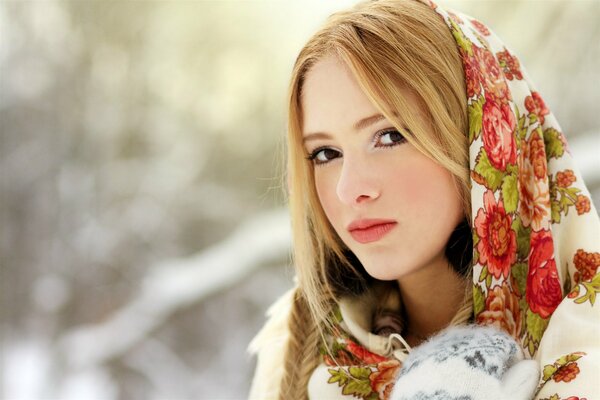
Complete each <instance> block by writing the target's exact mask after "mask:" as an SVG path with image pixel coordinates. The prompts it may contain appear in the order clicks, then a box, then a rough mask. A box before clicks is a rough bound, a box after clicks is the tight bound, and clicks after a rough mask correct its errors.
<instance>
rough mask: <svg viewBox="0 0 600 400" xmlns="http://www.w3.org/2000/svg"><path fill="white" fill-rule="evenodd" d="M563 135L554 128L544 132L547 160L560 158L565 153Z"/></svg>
mask: <svg viewBox="0 0 600 400" xmlns="http://www.w3.org/2000/svg"><path fill="white" fill-rule="evenodd" d="M560 136H561V133H560V132H559V131H557V130H556V129H554V128H548V129H546V130H545V131H544V145H545V146H546V159H547V160H550V159H551V158H559V157H562V155H563V154H564V152H565V149H564V145H563V142H562V140H560Z"/></svg>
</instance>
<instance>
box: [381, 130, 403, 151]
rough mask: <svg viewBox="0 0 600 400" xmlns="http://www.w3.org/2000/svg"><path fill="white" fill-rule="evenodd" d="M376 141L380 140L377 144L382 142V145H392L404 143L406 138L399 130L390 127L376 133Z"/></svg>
mask: <svg viewBox="0 0 600 400" xmlns="http://www.w3.org/2000/svg"><path fill="white" fill-rule="evenodd" d="M375 141H376V142H378V143H377V144H381V146H382V147H391V146H396V145H398V144H401V143H404V142H405V141H406V138H405V137H404V136H403V135H402V134H401V133H400V132H398V131H397V130H395V129H390V130H385V131H381V132H378V133H377V134H376V135H375Z"/></svg>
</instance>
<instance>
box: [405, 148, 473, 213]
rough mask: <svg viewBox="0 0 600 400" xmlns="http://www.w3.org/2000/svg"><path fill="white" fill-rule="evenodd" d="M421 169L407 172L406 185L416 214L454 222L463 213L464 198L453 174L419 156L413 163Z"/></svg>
mask: <svg viewBox="0 0 600 400" xmlns="http://www.w3.org/2000/svg"><path fill="white" fill-rule="evenodd" d="M411 170H412V171H418V172H417V173H413V174H408V173H404V174H403V175H404V177H403V179H404V183H403V184H404V185H406V187H409V188H411V189H410V191H409V192H410V200H409V204H410V206H411V208H413V210H412V211H413V213H414V214H413V215H419V216H420V217H421V218H424V219H425V220H431V221H432V222H441V221H448V222H449V223H454V221H456V220H457V219H458V218H460V216H461V215H462V206H461V199H460V197H459V194H458V191H457V189H456V187H455V184H454V179H453V177H452V174H451V173H450V172H449V171H448V170H446V169H445V168H443V167H441V166H439V165H437V164H435V163H434V162H433V161H431V160H429V159H427V158H425V157H424V156H423V159H420V160H415V162H414V163H413V165H412V167H411Z"/></svg>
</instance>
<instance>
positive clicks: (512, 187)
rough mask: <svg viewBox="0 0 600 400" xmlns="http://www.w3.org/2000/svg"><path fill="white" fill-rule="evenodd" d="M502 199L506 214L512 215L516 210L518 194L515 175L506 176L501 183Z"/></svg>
mask: <svg viewBox="0 0 600 400" xmlns="http://www.w3.org/2000/svg"><path fill="white" fill-rule="evenodd" d="M502 199H503V200H504V209H505V210H506V212H507V213H512V212H514V211H516V209H517V202H518V201H519V193H518V191H517V177H516V176H515V175H506V176H505V177H504V181H503V182H502Z"/></svg>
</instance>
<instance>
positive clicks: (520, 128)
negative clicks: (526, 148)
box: [515, 105, 528, 140]
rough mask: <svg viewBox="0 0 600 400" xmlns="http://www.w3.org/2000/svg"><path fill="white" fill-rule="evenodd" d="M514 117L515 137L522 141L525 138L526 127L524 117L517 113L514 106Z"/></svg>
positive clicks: (517, 108)
mask: <svg viewBox="0 0 600 400" xmlns="http://www.w3.org/2000/svg"><path fill="white" fill-rule="evenodd" d="M515 117H516V120H517V133H518V135H517V137H518V138H519V139H520V140H524V139H525V137H526V136H527V127H528V126H527V125H526V124H525V115H521V113H520V112H519V107H517V106H516V105H515Z"/></svg>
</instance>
